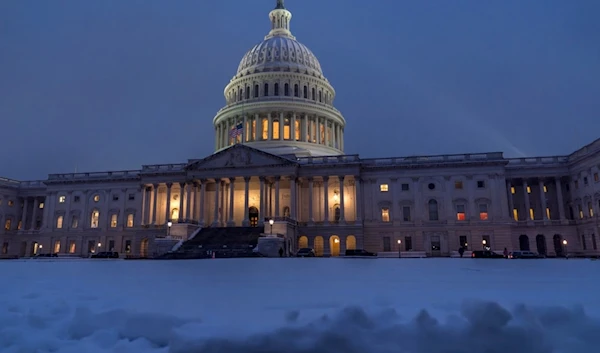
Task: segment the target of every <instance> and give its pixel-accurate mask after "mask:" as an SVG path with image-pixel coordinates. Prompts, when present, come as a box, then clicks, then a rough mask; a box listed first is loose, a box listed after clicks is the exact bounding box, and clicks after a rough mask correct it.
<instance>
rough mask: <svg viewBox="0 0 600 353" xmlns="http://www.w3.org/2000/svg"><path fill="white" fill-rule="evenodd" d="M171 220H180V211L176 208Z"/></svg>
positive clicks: (172, 211)
mask: <svg viewBox="0 0 600 353" xmlns="http://www.w3.org/2000/svg"><path fill="white" fill-rule="evenodd" d="M171 219H179V209H178V208H174V209H172V210H171Z"/></svg>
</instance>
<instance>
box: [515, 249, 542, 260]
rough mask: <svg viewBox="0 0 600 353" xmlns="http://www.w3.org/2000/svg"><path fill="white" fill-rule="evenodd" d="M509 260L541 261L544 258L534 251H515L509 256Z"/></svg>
mask: <svg viewBox="0 0 600 353" xmlns="http://www.w3.org/2000/svg"><path fill="white" fill-rule="evenodd" d="M508 258H509V259H541V258H542V256H540V255H538V254H537V253H535V252H533V251H513V252H511V253H510V254H508Z"/></svg>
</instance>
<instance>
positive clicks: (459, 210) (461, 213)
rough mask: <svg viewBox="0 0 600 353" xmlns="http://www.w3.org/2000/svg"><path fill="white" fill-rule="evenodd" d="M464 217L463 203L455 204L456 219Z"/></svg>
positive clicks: (460, 219)
mask: <svg viewBox="0 0 600 353" xmlns="http://www.w3.org/2000/svg"><path fill="white" fill-rule="evenodd" d="M465 219H466V215H465V205H456V220H457V221H464V220H465Z"/></svg>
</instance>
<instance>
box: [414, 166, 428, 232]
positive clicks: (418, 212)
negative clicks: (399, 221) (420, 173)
mask: <svg viewBox="0 0 600 353" xmlns="http://www.w3.org/2000/svg"><path fill="white" fill-rule="evenodd" d="M412 180H413V185H412V187H413V189H415V190H414V195H415V211H414V215H415V219H414V222H415V225H420V224H421V223H422V221H423V216H424V214H425V212H424V210H423V200H422V199H421V192H420V191H419V185H420V184H419V177H414V178H412ZM415 240H416V239H415Z"/></svg>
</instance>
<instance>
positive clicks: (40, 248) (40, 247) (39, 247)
mask: <svg viewBox="0 0 600 353" xmlns="http://www.w3.org/2000/svg"><path fill="white" fill-rule="evenodd" d="M42 248H43V246H42V244H40V245H38V250H39V251H40V255H41V254H42Z"/></svg>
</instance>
